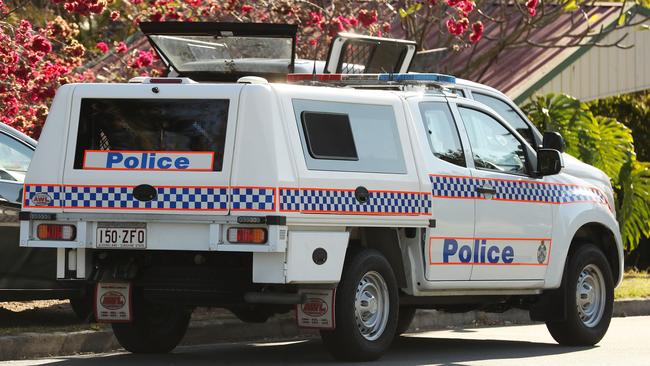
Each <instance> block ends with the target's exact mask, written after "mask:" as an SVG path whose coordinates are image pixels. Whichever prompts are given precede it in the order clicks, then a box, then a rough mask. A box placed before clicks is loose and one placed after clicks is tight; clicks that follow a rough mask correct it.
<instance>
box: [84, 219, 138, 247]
mask: <svg viewBox="0 0 650 366" xmlns="http://www.w3.org/2000/svg"><path fill="white" fill-rule="evenodd" d="M96 242H97V248H115V249H146V248H147V226H146V224H140V223H99V224H98V225H97V241H96Z"/></svg>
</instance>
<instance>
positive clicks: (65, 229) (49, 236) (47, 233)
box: [37, 224, 77, 240]
mask: <svg viewBox="0 0 650 366" xmlns="http://www.w3.org/2000/svg"><path fill="white" fill-rule="evenodd" d="M37 235H38V238H39V239H40V240H74V239H75V238H76V236H77V230H76V228H75V227H74V225H59V224H40V225H38V229H37Z"/></svg>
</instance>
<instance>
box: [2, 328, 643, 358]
mask: <svg viewBox="0 0 650 366" xmlns="http://www.w3.org/2000/svg"><path fill="white" fill-rule="evenodd" d="M649 345H650V316H645V317H629V318H615V319H613V321H612V325H611V326H610V328H609V331H608V333H607V335H606V336H605V338H604V339H603V340H602V341H601V343H600V344H599V345H597V346H595V347H561V346H558V345H557V344H555V342H554V341H553V339H552V338H551V336H550V335H549V334H548V332H547V331H546V327H545V326H543V325H530V326H510V327H494V328H480V329H458V330H444V331H434V332H423V333H413V334H409V335H406V336H402V337H400V338H399V339H398V340H397V341H396V342H395V344H394V345H393V347H392V348H391V349H390V351H389V352H388V353H387V354H386V355H385V356H384V357H383V358H382V359H381V360H380V361H378V362H376V363H372V364H373V365H376V366H381V365H405V366H415V365H454V366H461V365H481V366H483V365H494V366H497V365H498V366H506V365H516V366H522V365H525V366H537V365H549V366H559V365H568V366H583V365H585V366H586V365H588V366H596V365H625V366H635V365H639V366H648V365H650V347H649ZM0 364H2V365H12V366H16V365H56V366H69V365H70V366H76V365H91V366H104V365H106V366H108V365H111V366H112V365H116V366H120V365H133V366H136V365H137V366H147V365H152V366H153V365H192V366H196V365H283V364H292V365H303V364H310V365H317V364H334V363H333V359H332V358H331V357H330V356H329V355H328V354H327V353H326V352H325V351H324V349H323V348H322V345H321V343H320V340H317V339H310V340H297V341H291V342H275V343H233V344H213V345H204V346H191V347H180V348H177V349H176V350H175V351H174V353H172V354H169V355H155V356H150V355H132V354H128V353H123V352H116V353H110V354H98V355H83V356H73V357H57V358H48V359H40V360H26V361H9V362H5V363H0ZM355 365H359V364H355Z"/></svg>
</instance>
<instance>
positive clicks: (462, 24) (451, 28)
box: [447, 18, 469, 36]
mask: <svg viewBox="0 0 650 366" xmlns="http://www.w3.org/2000/svg"><path fill="white" fill-rule="evenodd" d="M467 27H469V20H468V19H467V18H461V19H460V20H458V21H456V19H454V18H449V19H447V31H448V32H449V33H450V34H453V35H454V36H460V35H462V34H463V33H465V31H467Z"/></svg>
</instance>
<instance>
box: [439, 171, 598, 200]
mask: <svg viewBox="0 0 650 366" xmlns="http://www.w3.org/2000/svg"><path fill="white" fill-rule="evenodd" d="M429 178H430V179H431V183H432V184H433V187H432V191H431V193H432V195H433V197H434V198H461V199H483V197H482V195H481V194H479V192H478V188H479V187H482V186H485V185H490V186H491V187H493V188H494V189H496V193H495V194H493V195H491V199H492V200H497V201H514V202H532V203H551V204H564V203H577V202H595V203H600V204H603V205H606V206H608V207H609V203H608V201H607V197H606V196H605V194H604V193H603V192H602V191H601V190H600V189H598V188H596V187H590V186H581V185H576V184H562V183H548V182H537V181H530V180H510V179H497V178H475V177H463V176H447V175H435V174H431V175H430V176H429Z"/></svg>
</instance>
